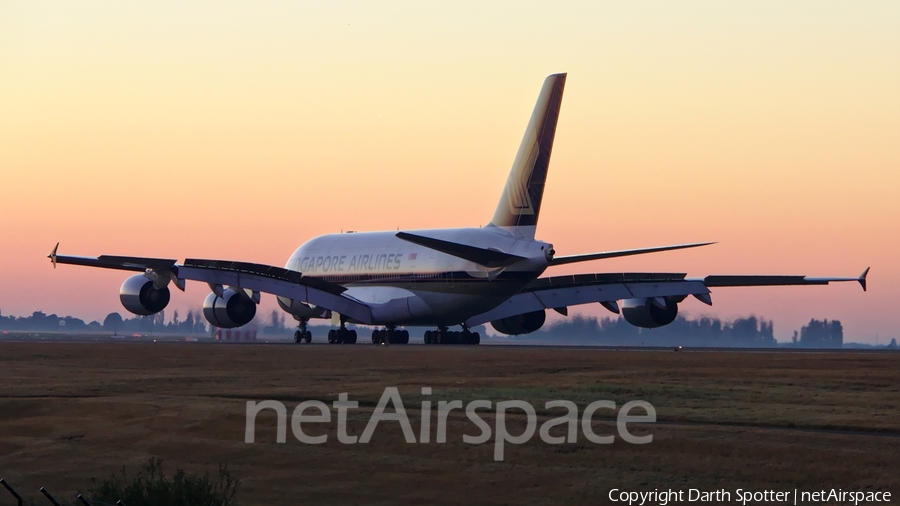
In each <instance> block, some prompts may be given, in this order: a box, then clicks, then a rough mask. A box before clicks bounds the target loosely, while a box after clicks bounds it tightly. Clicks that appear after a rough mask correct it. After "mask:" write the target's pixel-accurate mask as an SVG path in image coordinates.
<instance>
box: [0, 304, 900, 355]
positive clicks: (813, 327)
mask: <svg viewBox="0 0 900 506" xmlns="http://www.w3.org/2000/svg"><path fill="white" fill-rule="evenodd" d="M285 316H286V315H285V313H283V312H281V311H278V310H272V312H271V313H269V314H267V315H257V316H256V318H254V320H253V322H252V323H251V325H253V326H255V328H256V329H257V331H258V332H259V333H260V334H263V335H270V336H289V335H291V333H292V332H293V330H294V329H295V322H294V321H293V319H289V318H286V317H285ZM322 328H325V327H322ZM0 330H7V331H20V332H21V331H24V332H54V331H60V332H104V333H106V332H109V333H113V334H133V333H135V334H148V333H158V334H182V335H210V334H211V333H212V332H214V330H215V329H214V328H212V327H211V326H210V325H209V324H208V323H207V322H206V319H205V318H204V317H203V314H202V313H201V312H200V310H190V311H188V312H187V314H186V315H185V316H184V318H181V314H180V313H179V312H178V311H174V312H173V313H172V318H171V319H168V320H167V318H166V312H165V311H161V312H159V313H157V314H155V315H151V316H134V317H131V318H123V317H122V316H121V315H120V314H119V313H110V314H109V315H107V316H106V318H104V320H103V322H102V323H101V322H98V321H92V322H89V323H86V322H85V321H84V320H82V319H80V318H75V317H73V316H57V315H55V314H49V315H48V314H45V313H43V312H41V311H35V312H34V313H32V314H31V316H19V317H16V316H3V314H2V312H0ZM313 330H314V332H316V331H317V330H321V329H319V327H318V326H317V327H315V328H314V329H313ZM477 330H479V332H481V333H482V335H483V336H484V337H485V338H488V337H487V336H485V335H484V331H483V330H481V329H477ZM322 332H325V330H322ZM490 339H511V340H515V341H524V342H542V343H547V344H552V343H570V344H594V345H608V346H712V347H750V348H754V347H758V348H765V347H774V346H778V343H777V341H776V340H775V336H774V325H773V323H772V322H771V321H768V320H766V319H764V318H757V317H756V316H748V317H746V318H738V319H736V320H733V321H730V322H723V321H722V320H720V319H718V318H710V317H706V316H703V317H699V318H693V319H689V318H685V317H683V316H679V317H678V318H676V319H675V321H674V322H672V323H671V324H669V325H666V326H664V327H660V328H657V329H641V328H638V327H635V326H633V325H631V324H630V323H628V322H626V321H625V320H624V319H623V318H621V317H619V318H608V317H607V318H600V319H598V318H595V317H583V316H575V317H573V318H570V319H568V320H564V321H559V322H556V323H554V324H551V325H548V326H545V327H544V328H543V329H541V330H538V331H537V332H532V333H531V334H526V335H521V336H510V337H502V336H495V337H493V338H490ZM843 343H844V329H843V326H842V325H841V322H840V321H839V320H831V321H829V320H816V319H812V320H810V322H809V323H808V324H807V325H805V326H803V327H802V328H801V329H800V330H799V331H795V332H794V336H793V340H792V343H790V344H789V345H792V346H795V347H799V348H841V347H842V346H843ZM893 343H894V344H893V345H892V346H888V347H896V346H897V345H896V341H893Z"/></svg>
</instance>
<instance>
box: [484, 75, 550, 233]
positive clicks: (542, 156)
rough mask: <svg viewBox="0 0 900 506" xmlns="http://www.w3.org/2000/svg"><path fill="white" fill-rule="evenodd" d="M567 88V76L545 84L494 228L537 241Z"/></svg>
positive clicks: (492, 222) (518, 154)
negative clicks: (552, 155)
mask: <svg viewBox="0 0 900 506" xmlns="http://www.w3.org/2000/svg"><path fill="white" fill-rule="evenodd" d="M565 86H566V74H554V75H552V76H549V77H548V78H547V79H546V80H545V81H544V87H543V88H541V94H540V96H539V97H538V101H537V104H535V106H534V112H533V113H532V114H531V120H530V121H529V122H528V128H527V129H526V130H525V136H524V137H523V138H522V144H521V145H520V146H519V152H518V153H517V154H516V160H515V162H513V166H512V170H510V172H509V179H507V181H506V187H505V188H504V189H503V196H502V197H500V202H499V203H498V204H497V210H496V211H495V212H494V218H493V219H491V223H490V224H491V225H493V226H495V227H503V228H506V229H510V230H511V231H513V232H514V233H516V234H517V235H520V236H522V237H528V238H530V239H533V238H534V231H535V227H536V226H537V221H538V215H539V214H540V211H541V199H542V198H543V196H544V183H545V181H546V180H547V167H548V165H549V164H550V152H551V151H552V150H553V137H554V136H555V135H556V122H557V120H558V119H559V108H560V104H561V103H562V95H563V89H564V88H565Z"/></svg>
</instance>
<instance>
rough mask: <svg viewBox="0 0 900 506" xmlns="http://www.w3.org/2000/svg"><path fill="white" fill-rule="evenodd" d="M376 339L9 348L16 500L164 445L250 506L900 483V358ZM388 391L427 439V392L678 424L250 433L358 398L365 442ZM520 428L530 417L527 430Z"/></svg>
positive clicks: (64, 486)
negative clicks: (276, 411)
mask: <svg viewBox="0 0 900 506" xmlns="http://www.w3.org/2000/svg"><path fill="white" fill-rule="evenodd" d="M373 348H374V347H373V346H371V345H368V346H364V345H357V346H325V345H321V346H291V345H253V346H248V345H216V344H187V343H178V344H175V343H158V344H150V343H23V342H0V385H2V386H0V476H2V477H4V478H6V479H7V481H9V482H10V483H12V484H13V485H15V486H17V487H18V488H19V489H20V492H21V491H26V492H31V491H36V490H37V488H38V487H40V486H42V485H43V486H46V487H47V488H48V489H50V490H51V491H54V492H55V493H56V494H57V495H58V496H69V497H71V496H72V495H74V493H75V491H76V490H78V489H81V490H84V489H86V488H88V487H89V485H90V478H91V477H105V476H106V475H108V474H109V473H111V472H113V471H117V470H118V469H119V468H120V467H121V466H122V465H123V464H125V465H127V466H129V467H130V468H132V469H136V468H137V467H139V466H140V465H141V464H143V463H145V462H146V461H147V459H148V458H149V457H150V456H156V457H160V458H162V459H163V460H164V461H165V462H166V463H168V464H169V465H170V466H174V465H175V464H178V465H179V466H181V467H183V468H187V469H189V470H198V471H202V470H204V469H207V468H208V469H210V470H211V471H214V470H215V468H216V465H217V463H218V462H220V461H221V462H228V464H229V468H230V469H231V470H232V472H233V473H234V474H235V475H236V476H237V477H239V478H242V479H243V482H242V484H241V489H240V493H239V497H240V498H241V501H242V503H243V504H284V503H291V504H297V503H303V502H312V501H313V500H315V501H316V503H318V504H346V503H348V502H349V503H369V504H393V503H397V502H404V503H408V504H457V503H459V502H462V501H466V502H470V503H473V504H557V503H561V502H567V503H592V504H593V503H597V502H606V497H607V493H608V491H609V489H610V488H613V487H617V488H622V489H641V490H652V489H654V488H660V489H665V488H669V487H672V488H686V487H698V488H705V489H714V488H720V487H725V488H728V489H731V490H733V489H734V488H738V487H743V488H745V489H772V488H774V489H779V490H786V489H793V488H795V487H797V488H800V489H801V490H802V489H817V488H822V487H825V488H831V487H841V488H843V489H844V490H848V489H865V488H867V487H873V488H879V489H892V490H897V488H898V487H897V485H898V478H897V474H896V470H897V469H900V417H898V415H900V395H898V388H900V381H898V380H900V367H898V366H900V354H862V353H853V354H842V353H813V354H801V353H739V352H709V353H700V352H697V353H693V352H691V353H665V352H623V351H603V350H583V349H578V350H576V349H551V348H516V347H503V348H500V347H489V346H483V347H461V348H452V347H425V346H420V345H410V346H406V347H404V346H392V347H389V348H374V349H373ZM386 386H397V387H399V388H400V391H401V393H402V394H403V398H404V401H406V404H407V408H408V409H409V410H410V418H411V421H412V423H413V428H414V429H415V430H416V433H417V434H418V426H419V424H418V420H419V411H418V407H419V402H420V400H421V398H422V397H421V395H420V388H421V387H423V386H430V387H432V388H433V389H434V393H433V395H432V396H431V399H432V400H433V401H437V400H442V399H443V400H453V399H461V400H463V401H464V402H468V401H469V400H472V399H479V398H481V399H489V400H492V401H494V402H497V401H501V400H507V399H523V400H527V401H529V402H531V403H532V404H533V405H535V406H536V407H538V408H542V406H543V403H544V402H545V401H547V400H551V399H568V400H572V401H575V402H576V403H578V404H579V405H580V406H584V405H586V404H587V403H589V402H592V401H594V400H600V399H609V400H614V401H616V403H617V404H619V405H621V403H623V402H625V401H628V400H633V399H644V400H647V401H650V402H651V403H652V404H653V405H654V406H655V407H656V409H657V413H658V417H659V420H660V422H663V421H666V422H677V423H658V424H656V425H653V426H650V428H649V433H651V434H653V436H654V440H653V443H651V444H648V445H643V446H635V445H630V444H627V443H624V442H622V441H621V440H620V439H618V438H617V440H616V442H615V443H614V444H612V445H596V444H593V443H589V442H586V441H585V440H584V438H583V436H581V434H580V432H579V441H578V443H575V444H564V445H559V446H552V445H547V444H545V443H543V442H541V441H540V439H539V438H537V437H535V438H534V439H533V440H532V441H531V442H530V443H528V444H525V445H522V446H510V445H508V446H507V447H506V460H505V461H503V462H494V461H493V459H492V454H493V446H492V445H491V444H484V445H469V444H465V443H463V442H462V434H463V433H468V434H476V433H477V432H478V431H477V429H476V428H475V427H474V425H473V424H472V423H471V422H469V421H468V420H467V419H466V418H465V415H459V414H458V412H454V415H452V416H451V418H450V427H449V435H448V443H447V444H443V445H437V444H428V445H421V444H416V445H411V444H407V443H405V442H404V440H403V437H402V433H401V431H400V430H399V428H398V427H397V426H396V425H397V424H387V425H381V426H379V430H378V432H376V434H375V436H374V437H373V440H372V442H370V443H368V444H365V445H362V444H358V445H342V444H339V443H338V442H337V441H336V436H335V434H334V425H335V424H334V423H332V424H329V425H327V427H328V428H329V429H330V436H329V440H328V443H326V444H324V445H317V446H310V445H303V444H301V443H299V442H298V441H296V440H295V439H293V438H291V437H290V429H288V435H289V438H288V442H287V443H286V444H276V443H275V442H274V439H275V431H274V420H275V418H274V416H271V415H268V414H261V415H260V416H259V418H258V423H257V443H256V444H253V445H248V444H245V443H244V442H243V435H244V422H245V417H244V412H245V411H244V410H245V402H246V401H247V400H265V399H278V400H281V401H282V402H284V403H285V404H286V405H287V408H288V410H291V409H292V408H293V407H294V406H295V405H296V404H297V403H299V402H300V401H303V400H307V399H320V400H324V401H326V402H331V401H332V400H334V399H336V398H337V395H338V393H340V392H348V393H349V394H350V398H351V399H352V400H358V401H360V405H361V406H363V407H364V408H363V409H361V410H360V412H359V413H357V414H356V415H355V416H353V417H352V418H351V424H350V426H351V429H350V432H351V433H354V434H360V433H361V432H362V429H363V427H364V426H365V422H366V420H367V419H368V411H370V410H371V407H372V406H374V404H375V403H376V402H377V399H378V398H379V396H380V395H381V392H382V390H383V389H384V387H386ZM539 411H541V409H539ZM489 418H490V417H485V419H486V420H489ZM523 422H524V420H523V419H521V418H518V417H514V419H513V421H512V422H510V425H512V426H513V428H512V429H511V432H513V433H518V432H517V431H518V430H520V429H517V428H516V427H515V425H517V424H518V425H519V426H521V425H522V423H523ZM595 423H596V425H597V429H596V430H597V432H601V429H603V428H606V430H607V431H608V433H614V432H613V429H612V428H611V425H612V424H610V423H609V422H607V421H598V422H595ZM434 424H435V422H434V421H433V422H432V440H433V438H434V435H433V434H434V432H433V431H434ZM310 432H311V433H312V432H315V429H311V430H310ZM0 492H2V491H0ZM0 496H2V494H0ZM0 502H2V499H0Z"/></svg>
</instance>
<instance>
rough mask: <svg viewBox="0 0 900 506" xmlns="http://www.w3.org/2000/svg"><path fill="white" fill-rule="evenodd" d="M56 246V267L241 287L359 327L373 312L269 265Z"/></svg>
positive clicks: (327, 286)
mask: <svg viewBox="0 0 900 506" xmlns="http://www.w3.org/2000/svg"><path fill="white" fill-rule="evenodd" d="M58 248H59V244H57V245H56V247H55V248H53V252H52V253H50V255H49V258H50V261H51V262H53V265H54V267H55V266H56V264H69V265H82V266H88V267H101V268H104V269H120V270H127V271H138V272H146V273H147V274H148V277H149V278H150V279H162V280H164V283H168V281H169V280H171V281H172V282H173V283H174V284H175V286H176V287H178V288H179V289H181V290H184V286H185V285H184V282H185V281H188V280H189V281H200V282H203V283H207V284H208V285H209V286H210V288H211V289H213V290H215V288H214V287H215V286H217V285H219V286H232V287H240V288H243V289H246V290H252V291H255V292H265V293H270V294H272V295H278V296H281V297H287V298H290V299H294V300H297V301H302V302H308V303H310V304H313V305H316V306H321V307H324V308H326V309H329V310H331V311H334V312H337V313H340V314H342V315H345V316H348V317H349V318H351V319H353V320H354V321H357V322H359V323H372V322H373V319H372V309H371V308H370V307H369V306H367V305H366V304H363V303H362V302H360V301H358V300H356V299H354V298H352V297H349V296H347V295H346V294H345V293H344V292H345V290H346V289H345V288H344V287H342V286H340V285H336V284H334V283H329V282H327V281H322V280H320V279H315V278H307V277H304V276H303V274H302V273H299V272H296V271H291V270H287V269H283V268H281V267H275V266H272V265H264V264H254V263H248V262H232V261H224V260H200V259H190V258H189V259H187V260H185V262H184V263H183V264H178V263H177V261H176V260H171V259H164V258H144V257H126V256H113V255H101V256H98V257H84V256H66V255H59V254H57V249H58Z"/></svg>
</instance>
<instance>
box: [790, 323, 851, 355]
mask: <svg viewBox="0 0 900 506" xmlns="http://www.w3.org/2000/svg"><path fill="white" fill-rule="evenodd" d="M843 345H844V328H843V326H842V325H841V322H840V321H838V320H832V321H831V322H829V321H828V320H821V321H819V320H816V319H812V320H810V321H809V324H807V325H806V326H804V327H803V328H801V329H800V346H802V347H804V348H841V347H843Z"/></svg>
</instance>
